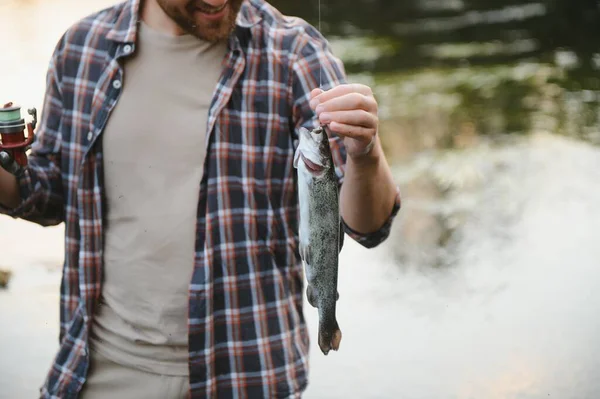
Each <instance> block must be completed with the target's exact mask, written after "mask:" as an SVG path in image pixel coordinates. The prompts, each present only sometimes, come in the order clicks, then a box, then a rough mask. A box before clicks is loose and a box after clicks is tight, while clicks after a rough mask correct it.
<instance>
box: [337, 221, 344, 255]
mask: <svg viewBox="0 0 600 399" xmlns="http://www.w3.org/2000/svg"><path fill="white" fill-rule="evenodd" d="M338 243H339V245H338V247H339V248H338V252H342V247H343V246H344V224H343V223H342V222H341V221H340V235H339V236H338Z"/></svg>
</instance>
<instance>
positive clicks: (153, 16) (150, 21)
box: [140, 0, 186, 36]
mask: <svg viewBox="0 0 600 399" xmlns="http://www.w3.org/2000/svg"><path fill="white" fill-rule="evenodd" d="M140 6H141V10H140V16H141V19H142V21H144V23H146V25H148V26H149V27H151V28H152V29H155V30H157V31H159V32H163V33H166V34H169V35H174V36H180V35H183V34H185V33H186V32H185V31H184V30H183V29H181V27H180V26H179V25H177V23H175V21H173V20H172V19H171V18H170V17H169V16H168V15H167V14H166V13H165V12H164V11H163V9H162V8H161V7H160V5H158V3H157V1H156V0H143V1H142V2H141V4H140Z"/></svg>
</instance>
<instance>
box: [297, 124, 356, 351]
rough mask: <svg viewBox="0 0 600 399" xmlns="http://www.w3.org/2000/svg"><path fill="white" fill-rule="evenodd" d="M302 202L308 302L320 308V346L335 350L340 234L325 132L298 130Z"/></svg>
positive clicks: (334, 180) (335, 185)
mask: <svg viewBox="0 0 600 399" xmlns="http://www.w3.org/2000/svg"><path fill="white" fill-rule="evenodd" d="M294 167H295V168H296V169H297V171H298V201H299V207H300V222H299V232H298V234H299V241H300V246H299V251H300V256H301V258H302V261H303V263H304V267H305V271H306V279H307V282H308V285H307V287H306V295H307V299H308V302H309V303H310V304H311V305H312V306H313V307H315V308H317V309H318V312H319V340H318V343H319V348H320V349H321V351H322V352H323V354H325V355H327V354H328V353H329V351H330V350H332V349H333V350H336V351H337V350H338V349H339V346H340V341H341V339H342V332H341V330H340V328H339V326H338V322H337V319H336V303H337V300H338V298H339V295H338V290H337V283H338V262H339V253H340V251H341V249H342V245H343V239H344V233H343V230H342V224H341V218H340V208H339V186H338V179H337V176H336V173H335V166H334V163H333V158H332V154H331V148H330V146H329V140H328V136H327V133H326V132H325V130H324V129H323V128H322V127H319V128H317V129H314V130H313V131H309V130H308V129H305V128H301V129H300V137H299V143H298V148H297V150H296V153H295V155H294Z"/></svg>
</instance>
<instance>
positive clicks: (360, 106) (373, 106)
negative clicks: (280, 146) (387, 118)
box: [310, 84, 379, 160]
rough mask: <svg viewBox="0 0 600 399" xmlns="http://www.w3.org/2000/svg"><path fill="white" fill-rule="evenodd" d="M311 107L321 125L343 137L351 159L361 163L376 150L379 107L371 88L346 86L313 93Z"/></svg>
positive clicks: (317, 90)
mask: <svg viewBox="0 0 600 399" xmlns="http://www.w3.org/2000/svg"><path fill="white" fill-rule="evenodd" d="M310 94H311V101H310V106H311V108H312V109H313V110H315V112H316V113H317V116H318V118H319V121H320V122H321V123H322V124H324V125H328V129H329V130H331V131H332V132H334V133H336V134H337V135H339V136H341V137H344V145H345V147H346V151H347V154H348V156H349V157H351V158H353V159H356V160H357V159H358V158H361V157H363V156H366V155H367V154H369V153H370V152H371V150H372V149H373V145H374V144H375V141H376V137H377V130H378V127H379V118H378V106H377V101H376V100H375V97H373V92H372V90H371V88H370V87H368V86H365V85H361V84H345V85H340V86H336V87H334V88H333V89H331V90H329V91H326V92H324V91H323V90H321V89H315V90H313V91H312V92H311V93H310Z"/></svg>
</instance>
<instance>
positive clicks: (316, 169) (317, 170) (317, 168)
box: [300, 153, 325, 175]
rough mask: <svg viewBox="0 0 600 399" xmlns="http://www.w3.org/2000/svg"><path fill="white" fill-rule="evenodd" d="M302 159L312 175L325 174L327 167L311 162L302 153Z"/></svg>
mask: <svg viewBox="0 0 600 399" xmlns="http://www.w3.org/2000/svg"><path fill="white" fill-rule="evenodd" d="M300 158H301V159H302V162H304V165H305V166H306V169H308V171H309V172H310V173H312V174H313V175H319V174H321V173H323V171H324V170H325V166H323V165H321V164H318V163H315V162H313V161H311V160H310V159H309V158H308V157H305V156H304V154H302V153H300Z"/></svg>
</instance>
